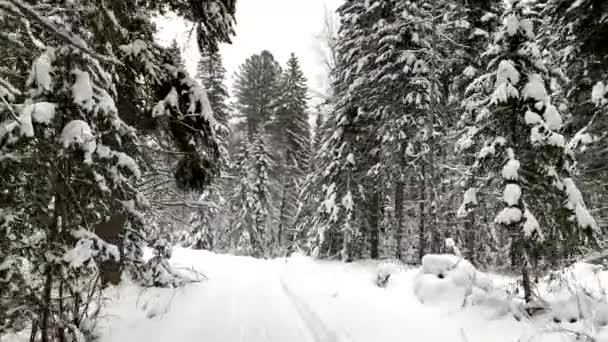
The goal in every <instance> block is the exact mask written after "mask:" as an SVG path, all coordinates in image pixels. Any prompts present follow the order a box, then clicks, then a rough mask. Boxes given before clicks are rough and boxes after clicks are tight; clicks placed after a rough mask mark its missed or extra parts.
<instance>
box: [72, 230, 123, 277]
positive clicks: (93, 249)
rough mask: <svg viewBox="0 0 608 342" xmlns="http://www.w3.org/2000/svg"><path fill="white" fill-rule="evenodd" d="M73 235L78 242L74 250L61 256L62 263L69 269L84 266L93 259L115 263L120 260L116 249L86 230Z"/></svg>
mask: <svg viewBox="0 0 608 342" xmlns="http://www.w3.org/2000/svg"><path fill="white" fill-rule="evenodd" d="M73 235H74V237H75V238H77V239H79V240H78V242H77V243H76V246H75V247H74V248H72V249H70V250H68V251H67V252H66V253H65V254H64V255H63V261H65V262H67V263H68V264H69V265H70V266H71V267H75V268H76V267H82V266H85V265H86V263H87V262H88V261H89V260H91V259H93V258H100V259H101V260H109V259H113V260H116V261H118V260H119V259H120V253H119V251H118V247H116V246H114V245H111V244H109V243H106V242H104V241H103V240H101V239H100V238H99V237H97V236H96V235H95V234H93V233H91V232H89V231H86V230H79V231H76V232H74V233H73Z"/></svg>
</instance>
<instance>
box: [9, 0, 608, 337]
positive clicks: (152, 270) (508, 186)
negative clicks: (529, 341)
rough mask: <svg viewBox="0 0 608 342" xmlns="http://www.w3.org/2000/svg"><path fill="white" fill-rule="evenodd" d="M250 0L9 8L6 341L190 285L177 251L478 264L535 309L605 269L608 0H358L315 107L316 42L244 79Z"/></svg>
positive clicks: (82, 327) (90, 327)
mask: <svg viewBox="0 0 608 342" xmlns="http://www.w3.org/2000/svg"><path fill="white" fill-rule="evenodd" d="M240 1H245V0H240ZM237 5H238V4H237V3H236V1H235V0H204V1H193V0H158V1H136V0H98V1H59V0H0V27H2V30H1V31H2V32H1V33H0V42H1V44H2V45H3V49H2V51H1V52H0V100H1V102H0V335H2V334H3V333H7V332H14V331H20V330H23V329H26V328H27V329H30V330H31V339H30V341H36V340H38V338H40V340H41V341H44V342H47V341H56V340H57V339H56V338H58V337H57V336H59V335H61V336H63V337H62V339H60V340H61V341H82V340H85V339H86V340H92V339H93V338H94V332H95V322H96V318H97V315H98V314H99V312H100V308H101V306H102V295H101V294H102V289H103V288H104V287H106V286H107V285H108V284H116V283H118V281H119V280H120V279H121V277H125V276H128V277H130V278H131V279H133V280H134V281H136V282H137V283H138V284H140V286H143V287H177V286H180V285H183V284H185V283H186V282H188V281H189V280H187V279H184V278H183V277H182V276H181V275H180V274H178V273H177V272H176V271H175V270H174V269H173V267H172V266H171V265H170V264H169V262H168V259H169V258H170V257H171V248H170V247H171V246H174V245H181V246H183V247H188V248H193V249H204V250H209V251H213V252H217V253H230V254H236V255H248V256H253V257H256V258H276V257H284V256H289V255H292V254H293V253H301V254H305V255H309V256H312V257H314V258H320V259H329V260H332V259H334V260H341V261H343V262H351V261H356V260H361V259H368V258H371V259H389V260H396V261H398V262H401V263H404V264H419V263H420V262H421V260H422V258H423V256H425V255H426V254H429V253H457V254H458V255H459V256H462V257H465V258H466V259H467V260H468V261H470V262H471V263H472V264H473V265H474V266H475V267H476V268H478V269H482V270H490V271H493V272H503V273H507V274H513V275H517V276H518V277H521V282H520V285H521V287H522V289H523V292H524V293H525V300H526V301H527V302H531V301H532V300H533V296H534V290H533V288H534V286H535V285H534V284H535V281H536V280H537V279H538V278H539V277H542V276H543V275H544V274H546V273H547V272H549V271H551V270H556V269H559V268H562V267H565V266H567V265H569V264H571V263H572V262H574V261H576V260H583V259H584V260H594V261H595V260H600V259H601V257H602V256H603V254H602V252H603V250H604V248H605V242H606V240H607V239H606V234H605V233H606V229H607V222H608V207H606V206H605V202H606V200H607V199H608V167H607V166H608V159H607V158H608V155H607V151H608V150H607V148H606V147H607V146H608V145H606V142H607V138H608V135H607V129H608V126H607V125H608V120H606V110H607V108H608V83H607V82H608V62H607V60H606V58H607V57H606V53H607V52H608V51H607V48H606V47H607V46H608V2H604V1H602V0H537V1H532V0H530V1H518V0H508V1H499V0H496V1H484V0H429V1H424V0H420V1H418V0H345V1H344V3H343V4H342V5H341V6H340V7H339V9H338V11H337V14H336V18H339V23H338V27H339V29H338V30H337V31H335V32H334V31H333V30H327V32H325V35H324V36H323V37H322V38H321V39H322V42H321V43H322V44H323V45H324V47H325V49H326V50H327V51H328V54H327V56H326V61H324V62H325V63H324V64H325V65H326V67H327V69H328V70H327V71H328V75H329V78H330V82H331V88H330V89H328V91H327V93H326V94H323V98H324V100H323V103H320V104H319V103H317V104H315V105H313V104H312V102H311V89H309V85H308V84H307V83H308V81H307V76H306V75H305V74H304V71H303V69H302V66H301V62H300V60H299V58H298V56H296V55H295V54H292V55H291V56H290V58H289V59H288V60H285V61H279V60H277V59H275V57H274V56H273V54H272V52H271V51H266V50H264V51H260V52H259V53H257V54H254V55H252V56H250V57H249V58H247V59H246V60H245V61H242V64H241V66H240V68H239V70H238V72H237V73H236V75H234V85H233V87H232V88H233V89H231V91H229V89H228V86H227V78H228V77H232V76H233V75H227V72H226V69H225V68H224V66H223V62H222V56H221V54H220V50H219V45H220V44H225V43H230V41H231V37H233V36H234V34H235V33H234V28H235V25H236V24H237V23H236V22H235V11H236V9H237ZM168 12H171V13H176V14H177V15H179V16H180V17H182V18H183V19H184V20H186V21H188V22H189V23H192V27H193V29H192V31H193V32H192V33H193V35H194V37H195V41H196V44H197V45H198V48H199V50H200V59H199V61H198V67H197V73H196V74H195V75H189V74H188V72H187V71H186V68H185V64H184V61H183V57H182V54H181V51H180V47H179V46H178V44H177V43H176V42H175V43H174V44H172V45H171V46H169V47H164V46H161V45H159V44H158V42H156V41H155V33H156V30H157V29H156V27H155V25H154V24H153V18H155V17H157V16H160V15H163V14H165V13H168ZM446 239H447V240H446ZM446 241H449V243H448V244H446V243H445V242H446ZM456 246H457V247H456ZM147 247H150V248H152V249H153V250H154V257H153V258H151V259H150V260H148V261H146V262H144V261H142V255H143V250H144V248H147ZM455 251H456V252H455ZM68 336H69V337H68Z"/></svg>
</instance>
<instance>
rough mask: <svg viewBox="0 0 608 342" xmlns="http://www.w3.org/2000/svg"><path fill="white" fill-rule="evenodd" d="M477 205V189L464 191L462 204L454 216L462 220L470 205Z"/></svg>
mask: <svg viewBox="0 0 608 342" xmlns="http://www.w3.org/2000/svg"><path fill="white" fill-rule="evenodd" d="M476 204H477V189H475V188H470V189H467V191H465V193H464V198H463V200H462V204H461V205H460V207H459V208H458V211H457V212H456V216H458V217H460V218H462V217H466V216H467V213H468V211H469V209H467V208H470V206H471V205H476Z"/></svg>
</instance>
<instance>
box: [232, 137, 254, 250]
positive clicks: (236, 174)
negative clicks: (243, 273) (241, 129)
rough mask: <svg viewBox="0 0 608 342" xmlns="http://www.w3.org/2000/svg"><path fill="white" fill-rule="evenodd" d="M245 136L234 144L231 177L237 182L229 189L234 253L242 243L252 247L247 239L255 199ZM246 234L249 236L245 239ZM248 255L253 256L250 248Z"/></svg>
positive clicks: (238, 138)
mask: <svg viewBox="0 0 608 342" xmlns="http://www.w3.org/2000/svg"><path fill="white" fill-rule="evenodd" d="M245 135H246V133H241V134H240V135H239V136H237V139H236V141H235V142H234V143H233V145H234V147H233V149H234V150H235V152H234V153H233V155H232V157H231V159H232V160H233V169H232V170H230V175H231V177H233V178H234V180H235V181H234V182H233V184H232V186H231V187H230V188H229V189H230V194H229V207H230V211H229V212H230V218H229V221H228V232H229V235H230V236H229V238H228V243H227V244H228V248H229V250H231V251H233V252H236V251H237V249H239V248H241V247H243V246H242V245H243V243H241V242H242V241H243V242H244V243H245V244H247V246H250V244H249V242H250V240H249V239H248V238H247V237H248V236H249V235H251V234H249V229H251V228H252V227H253V224H252V223H253V222H251V217H250V215H249V212H250V208H251V206H252V204H253V201H254V199H253V188H252V186H251V184H250V182H249V178H248V171H249V161H250V157H249V150H248V144H247V141H248V140H247V138H246V137H245ZM245 234H247V236H246V237H245V238H243V236H244V235H245ZM247 253H248V254H251V248H248V250H247Z"/></svg>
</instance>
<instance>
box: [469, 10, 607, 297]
mask: <svg viewBox="0 0 608 342" xmlns="http://www.w3.org/2000/svg"><path fill="white" fill-rule="evenodd" d="M526 13H529V12H526V11H525V7H524V5H523V4H522V3H521V2H519V1H511V2H510V3H509V6H508V9H507V11H506V13H505V15H504V17H503V25H502V27H501V29H500V30H499V31H498V33H497V35H496V38H495V44H493V45H491V46H490V48H489V50H488V51H487V52H486V53H485V54H484V58H486V60H488V62H487V73H486V74H484V75H481V76H480V77H478V78H477V79H475V80H474V81H473V82H472V83H471V84H470V85H469V87H468V89H467V93H468V95H469V97H468V99H467V100H466V101H467V103H466V107H467V108H469V109H470V110H471V112H470V115H471V116H470V119H471V121H470V122H469V123H470V125H471V126H470V127H469V128H468V132H467V134H466V136H465V137H464V138H463V140H462V141H461V143H464V145H465V146H469V147H475V148H476V150H477V154H476V160H475V162H474V165H473V166H472V169H473V170H472V172H473V174H474V175H475V176H476V179H478V180H480V181H477V182H475V184H474V185H473V186H471V187H470V188H469V189H468V190H467V191H466V192H465V196H464V200H463V203H462V206H461V209H460V210H459V212H460V214H466V211H467V210H469V208H470V207H471V206H474V205H476V204H477V202H478V199H477V194H478V193H479V190H480V189H483V188H486V187H496V188H498V189H500V190H501V193H502V201H503V203H504V207H503V209H502V210H500V212H498V213H497V214H496V217H495V219H494V222H495V223H496V224H497V225H499V226H500V227H504V228H505V229H507V230H508V231H509V233H510V236H511V258H512V262H513V266H514V267H517V268H520V269H521V270H522V275H523V283H524V290H525V298H526V301H530V300H532V292H531V283H530V277H529V276H530V275H529V272H530V267H531V266H532V265H531V264H534V263H535V261H536V260H537V258H538V256H539V255H541V254H543V250H542V249H541V248H540V247H539V244H540V243H541V242H543V241H553V242H555V241H560V243H559V245H558V246H550V248H551V247H552V248H553V249H554V252H555V249H559V252H560V254H562V255H565V256H568V255H571V254H572V253H575V251H576V248H577V247H578V246H580V245H581V244H584V243H586V242H588V241H589V240H587V238H588V237H589V236H591V234H592V233H594V231H596V230H597V228H598V227H597V223H596V222H595V220H594V219H593V217H592V216H591V215H590V213H589V211H588V210H587V208H586V206H585V203H584V201H583V197H582V195H581V193H580V191H579V190H578V189H577V187H576V185H575V183H574V181H573V179H572V172H573V169H574V166H575V165H574V161H573V159H572V156H571V154H569V151H568V150H567V145H566V141H565V138H564V136H563V135H561V134H560V133H558V132H559V130H560V129H561V128H562V117H561V115H560V114H559V112H558V111H557V108H555V106H553V105H552V103H551V98H550V96H549V95H548V93H547V89H546V78H545V77H546V75H547V69H546V67H545V66H544V64H543V62H542V60H541V55H540V49H539V47H538V45H537V44H536V42H535V30H534V24H533V21H532V18H530V17H528V16H526ZM545 246H547V245H545Z"/></svg>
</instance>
